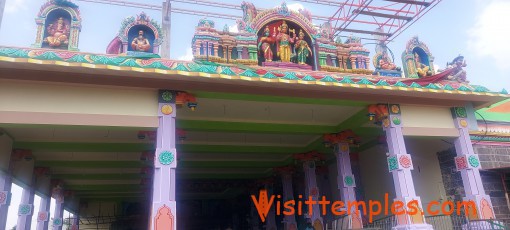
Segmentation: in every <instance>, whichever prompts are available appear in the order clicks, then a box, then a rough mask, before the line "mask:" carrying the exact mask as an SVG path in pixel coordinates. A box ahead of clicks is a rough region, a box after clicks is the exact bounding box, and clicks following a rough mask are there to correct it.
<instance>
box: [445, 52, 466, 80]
mask: <svg viewBox="0 0 510 230" xmlns="http://www.w3.org/2000/svg"><path fill="white" fill-rule="evenodd" d="M466 66H467V65H466V60H464V57H463V56H458V57H456V58H455V59H453V61H452V62H450V63H448V68H449V69H450V68H453V69H454V70H452V72H451V73H450V75H448V80H452V81H458V82H466V70H464V69H462V68H463V67H466Z"/></svg>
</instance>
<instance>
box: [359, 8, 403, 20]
mask: <svg viewBox="0 0 510 230" xmlns="http://www.w3.org/2000/svg"><path fill="white" fill-rule="evenodd" d="M354 13H358V14H363V15H368V16H374V17H381V18H393V19H399V20H406V21H411V20H413V17H408V16H401V15H395V14H383V13H378V12H373V11H367V10H355V11H354Z"/></svg>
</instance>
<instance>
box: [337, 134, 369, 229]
mask: <svg viewBox="0 0 510 230" xmlns="http://www.w3.org/2000/svg"><path fill="white" fill-rule="evenodd" d="M335 155H336V160H337V162H336V165H337V170H338V180H337V181H338V189H340V195H341V197H342V201H343V202H344V203H345V204H346V205H345V206H344V208H345V210H346V211H347V214H349V215H348V226H347V228H349V229H360V228H363V222H362V220H361V213H359V210H358V208H357V207H356V206H352V207H351V210H347V207H349V205H348V204H349V203H351V202H355V201H356V193H355V191H354V188H356V181H355V180H354V174H353V173H352V167H351V158H350V155H349V144H348V143H347V142H341V143H338V144H337V148H336V149H335Z"/></svg>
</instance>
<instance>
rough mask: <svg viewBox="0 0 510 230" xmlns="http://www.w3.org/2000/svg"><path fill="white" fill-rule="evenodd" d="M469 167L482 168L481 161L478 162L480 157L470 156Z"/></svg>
mask: <svg viewBox="0 0 510 230" xmlns="http://www.w3.org/2000/svg"><path fill="white" fill-rule="evenodd" d="M469 165H471V166H472V167H473V168H477V167H478V166H480V161H478V157H476V156H474V155H471V156H469Z"/></svg>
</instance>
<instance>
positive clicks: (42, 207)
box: [34, 168, 51, 230]
mask: <svg viewBox="0 0 510 230" xmlns="http://www.w3.org/2000/svg"><path fill="white" fill-rule="evenodd" d="M34 174H35V176H36V183H35V185H36V186H35V187H36V188H38V189H39V192H40V193H41V196H40V197H41V202H40V204H39V211H38V213H37V223H36V224H37V225H36V226H37V227H36V229H37V230H47V229H48V221H49V216H50V202H51V176H50V171H49V168H35V169H34Z"/></svg>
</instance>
